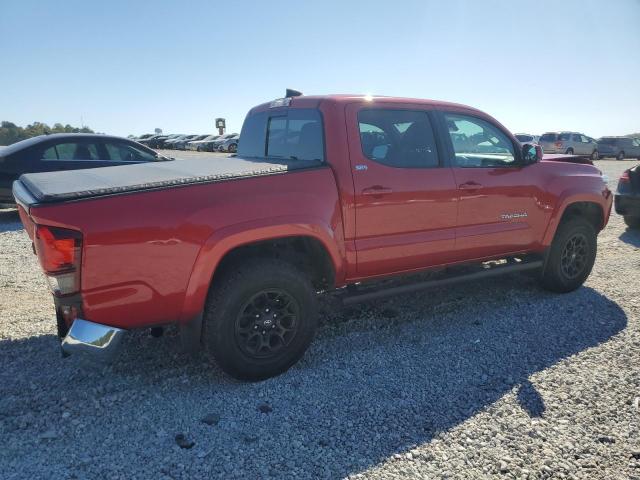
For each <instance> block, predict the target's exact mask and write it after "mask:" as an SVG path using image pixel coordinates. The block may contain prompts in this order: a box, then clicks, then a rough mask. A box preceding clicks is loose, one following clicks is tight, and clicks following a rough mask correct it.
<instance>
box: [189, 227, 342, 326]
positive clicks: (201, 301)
mask: <svg viewBox="0 0 640 480" xmlns="http://www.w3.org/2000/svg"><path fill="white" fill-rule="evenodd" d="M339 235H340V233H338V232H337V231H335V230H334V229H332V228H331V227H330V226H329V225H327V224H325V223H324V222H323V221H322V220H321V219H318V218H310V217H308V216H304V217H301V216H283V217H274V218H270V219H266V220H259V221H251V222H244V223H238V224H234V225H231V226H228V227H225V228H222V229H220V230H218V231H216V232H215V233H214V234H213V235H211V236H210V237H209V238H208V239H207V241H206V242H205V243H204V244H203V245H202V247H201V248H200V251H199V252H198V256H197V257H196V260H195V262H194V265H193V269H192V271H191V275H190V276H189V282H188V284H187V288H186V291H185V298H184V302H183V306H182V314H181V316H180V319H179V323H180V324H187V323H189V322H191V321H192V320H193V319H194V318H197V317H198V316H199V315H202V312H203V311H204V307H205V302H206V298H207V293H208V292H209V286H210V285H211V281H212V279H213V276H214V274H215V270H216V268H217V267H218V264H219V263H220V261H221V260H222V259H223V258H224V256H225V255H226V254H227V253H229V252H230V251H231V250H233V249H235V248H237V247H240V246H243V245H248V244H251V243H255V242H260V241H265V240H275V239H279V238H286V237H294V236H302V237H311V238H313V239H315V240H318V241H319V242H320V243H321V244H322V245H323V247H324V248H325V250H326V251H327V253H328V254H329V258H330V259H331V262H332V263H333V268H334V271H335V275H336V281H339V280H340V279H342V278H343V277H344V276H345V266H344V260H343V259H344V255H345V252H344V242H343V240H342V238H340V236H339Z"/></svg>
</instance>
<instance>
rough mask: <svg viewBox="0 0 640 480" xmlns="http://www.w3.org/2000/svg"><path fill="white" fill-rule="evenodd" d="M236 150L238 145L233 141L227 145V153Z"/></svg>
mask: <svg viewBox="0 0 640 480" xmlns="http://www.w3.org/2000/svg"><path fill="white" fill-rule="evenodd" d="M237 150H238V146H237V145H236V144H235V143H232V144H231V145H229V148H228V149H227V151H228V152H229V153H236V151H237Z"/></svg>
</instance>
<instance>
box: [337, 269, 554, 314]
mask: <svg viewBox="0 0 640 480" xmlns="http://www.w3.org/2000/svg"><path fill="white" fill-rule="evenodd" d="M543 265H544V261H543V260H529V261H517V262H513V263H507V264H503V265H496V266H489V265H486V264H483V268H482V270H480V271H474V272H471V273H457V274H449V275H444V276H443V277H442V278H438V279H435V280H426V281H422V282H416V283H409V284H406V285H400V286H397V287H388V288H380V289H377V290H376V289H369V290H368V291H365V292H358V291H357V289H354V290H355V291H353V292H352V293H347V294H346V295H345V296H344V297H343V298H342V303H343V304H344V305H352V304H354V303H360V302H366V301H369V300H373V299H378V298H385V297H390V296H392V295H398V294H401V293H412V292H417V291H419V290H425V289H427V288H435V287H442V286H445V285H451V284H455V283H461V282H467V281H472V280H480V279H485V278H490V277H497V276H499V275H507V274H510V273H520V272H526V271H530V270H539V269H542V267H543Z"/></svg>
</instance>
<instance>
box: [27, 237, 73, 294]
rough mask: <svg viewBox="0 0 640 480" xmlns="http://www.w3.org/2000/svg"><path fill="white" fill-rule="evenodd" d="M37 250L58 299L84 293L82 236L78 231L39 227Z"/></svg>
mask: <svg viewBox="0 0 640 480" xmlns="http://www.w3.org/2000/svg"><path fill="white" fill-rule="evenodd" d="M33 243H34V246H35V250H36V253H37V254H38V258H39V259H40V264H41V265H42V269H43V270H44V272H45V274H46V276H47V280H48V281H49V286H50V287H51V289H52V290H53V293H54V294H55V295H68V294H70V293H75V292H77V291H78V290H79V289H80V256H81V254H82V234H81V233H80V232H77V231H75V230H67V229H64V228H56V227H46V226H43V225H37V226H36V229H35V238H34V242H33Z"/></svg>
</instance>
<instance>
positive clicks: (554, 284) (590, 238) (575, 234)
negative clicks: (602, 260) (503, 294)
mask: <svg viewBox="0 0 640 480" xmlns="http://www.w3.org/2000/svg"><path fill="white" fill-rule="evenodd" d="M596 251H597V239H596V232H595V230H594V228H593V225H591V223H589V222H588V221H587V220H586V219H584V218H582V217H574V218H570V219H568V220H566V221H564V222H562V223H561V224H560V226H559V227H558V231H557V232H556V235H555V237H554V239H553V243H552V244H551V248H550V251H549V256H548V258H547V263H546V266H545V270H544V272H543V273H542V278H541V284H542V286H543V287H544V288H546V289H547V290H551V291H552V292H558V293H566V292H571V291H572V290H575V289H576V288H578V287H579V286H580V285H582V284H583V283H584V282H585V280H586V279H587V277H588V276H589V274H590V273H591V269H592V268H593V264H594V262H595V259H596Z"/></svg>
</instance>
